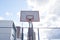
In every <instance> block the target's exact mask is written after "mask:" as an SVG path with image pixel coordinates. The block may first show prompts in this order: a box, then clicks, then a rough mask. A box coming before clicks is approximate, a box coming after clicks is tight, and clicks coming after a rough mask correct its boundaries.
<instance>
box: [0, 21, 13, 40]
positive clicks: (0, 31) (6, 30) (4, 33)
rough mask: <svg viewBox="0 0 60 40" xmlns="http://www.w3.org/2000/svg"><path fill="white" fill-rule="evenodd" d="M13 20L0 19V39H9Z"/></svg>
mask: <svg viewBox="0 0 60 40" xmlns="http://www.w3.org/2000/svg"><path fill="white" fill-rule="evenodd" d="M12 29H13V21H8V20H0V40H11V39H13V38H12V37H11V35H12V33H13V32H12Z"/></svg>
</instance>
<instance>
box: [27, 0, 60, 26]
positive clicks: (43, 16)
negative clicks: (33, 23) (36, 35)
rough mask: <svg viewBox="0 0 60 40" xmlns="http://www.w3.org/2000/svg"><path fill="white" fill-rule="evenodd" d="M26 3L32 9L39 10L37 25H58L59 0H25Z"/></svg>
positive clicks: (59, 13)
mask: <svg viewBox="0 0 60 40" xmlns="http://www.w3.org/2000/svg"><path fill="white" fill-rule="evenodd" d="M27 4H28V6H29V7H31V8H32V10H39V12H40V23H39V26H51V27H52V26H55V27H56V26H58V27H59V26H60V25H59V23H60V21H58V20H60V11H59V10H60V0H27ZM40 24H41V25H40Z"/></svg>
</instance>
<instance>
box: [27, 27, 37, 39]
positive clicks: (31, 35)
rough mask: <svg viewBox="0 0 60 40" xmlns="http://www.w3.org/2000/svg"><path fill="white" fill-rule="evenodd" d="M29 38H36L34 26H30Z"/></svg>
mask: <svg viewBox="0 0 60 40" xmlns="http://www.w3.org/2000/svg"><path fill="white" fill-rule="evenodd" d="M28 40H36V37H35V32H34V30H33V28H32V27H29V28H28Z"/></svg>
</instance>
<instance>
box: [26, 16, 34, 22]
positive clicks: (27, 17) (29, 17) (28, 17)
mask: <svg viewBox="0 0 60 40" xmlns="http://www.w3.org/2000/svg"><path fill="white" fill-rule="evenodd" d="M33 19H34V16H33V15H27V16H26V20H27V21H28V22H29V21H31V22H32V21H33Z"/></svg>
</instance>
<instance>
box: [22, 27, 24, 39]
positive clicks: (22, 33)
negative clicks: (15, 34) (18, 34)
mask: <svg viewBox="0 0 60 40" xmlns="http://www.w3.org/2000/svg"><path fill="white" fill-rule="evenodd" d="M23 36H24V35H23V27H22V40H23Z"/></svg>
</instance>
